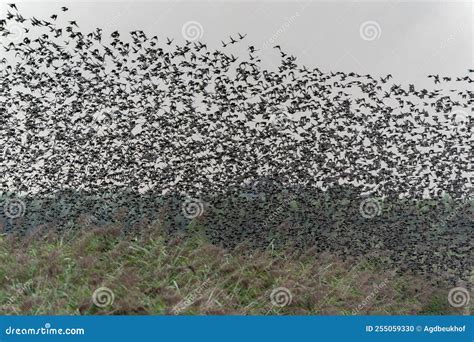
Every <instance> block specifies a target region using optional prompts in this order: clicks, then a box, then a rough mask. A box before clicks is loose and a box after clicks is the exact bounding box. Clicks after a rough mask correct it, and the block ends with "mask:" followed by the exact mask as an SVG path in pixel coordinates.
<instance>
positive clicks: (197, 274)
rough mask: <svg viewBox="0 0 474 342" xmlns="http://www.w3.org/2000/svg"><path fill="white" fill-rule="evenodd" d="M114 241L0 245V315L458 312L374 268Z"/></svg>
mask: <svg viewBox="0 0 474 342" xmlns="http://www.w3.org/2000/svg"><path fill="white" fill-rule="evenodd" d="M120 232H121V228H120V227H108V228H90V229H88V230H87V231H85V232H84V231H83V232H82V233H75V235H74V236H72V235H71V236H66V235H63V236H56V235H49V236H42V235H41V234H40V233H38V234H37V235H36V236H31V237H30V238H28V239H25V238H22V239H19V238H13V237H7V236H2V237H1V238H0V313H1V314H29V315H78V314H82V315H92V314H158V315H161V314H200V315H206V314H244V315H269V314H272V315H274V314H275V315H280V314H285V315H288V314H298V315H300V314H301V315H307V314H313V315H323V314H338V315H344V314H349V315H350V314H374V315H376V314H377V315H386V314H390V315H404V314H450V313H458V314H459V313H462V312H461V311H459V310H460V309H454V308H452V307H450V306H449V304H448V302H447V299H446V298H447V293H448V290H449V287H446V288H443V286H439V285H437V286H435V285H432V284H430V283H429V282H428V281H427V280H426V279H424V278H422V277H420V276H414V275H408V274H406V275H400V274H395V272H393V270H387V269H384V268H382V267H381V266H380V265H381V264H380V263H379V262H378V261H377V260H375V259H372V260H352V261H345V262H343V261H341V260H339V259H337V258H336V257H334V256H331V255H328V254H318V253H315V252H314V251H312V250H305V251H300V250H292V249H290V248H287V249H282V250H278V251H277V250H275V249H273V248H272V247H271V246H269V248H268V249H266V250H256V249H252V248H249V247H247V246H246V245H240V246H238V247H237V248H235V249H234V250H225V249H222V248H220V247H217V246H214V245H212V244H210V243H209V242H208V241H206V240H205V239H204V238H203V237H202V235H199V234H196V235H193V236H188V237H176V238H174V239H173V240H171V241H168V240H166V239H165V237H164V234H162V233H161V230H160V227H159V226H154V225H150V226H149V227H148V229H147V230H146V231H145V232H143V233H142V234H141V235H140V237H124V236H123V235H122V234H121V233H120ZM101 287H106V288H108V289H110V290H111V291H112V292H113V295H114V300H113V302H112V303H110V302H109V305H106V306H103V307H102V306H98V305H97V303H94V301H93V293H94V291H95V290H97V289H98V288H101ZM279 287H284V288H286V289H288V291H289V293H291V297H292V300H291V302H287V303H286V305H285V306H282V307H279V306H276V305H273V304H272V301H271V293H272V291H273V290H274V289H276V288H279ZM378 287H379V289H378V290H377V291H376V293H375V289H376V288H378ZM99 304H100V303H99ZM356 309H358V310H356ZM355 310H356V311H355ZM456 310H458V311H456Z"/></svg>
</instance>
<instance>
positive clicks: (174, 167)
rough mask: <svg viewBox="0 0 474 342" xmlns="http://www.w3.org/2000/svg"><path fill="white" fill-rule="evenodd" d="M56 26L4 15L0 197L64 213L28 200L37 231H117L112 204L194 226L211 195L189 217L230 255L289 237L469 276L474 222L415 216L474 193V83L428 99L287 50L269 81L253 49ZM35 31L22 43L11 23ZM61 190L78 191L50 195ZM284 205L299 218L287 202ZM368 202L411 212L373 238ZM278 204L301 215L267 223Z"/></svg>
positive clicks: (413, 87)
mask: <svg viewBox="0 0 474 342" xmlns="http://www.w3.org/2000/svg"><path fill="white" fill-rule="evenodd" d="M15 9H16V8H15ZM61 10H62V11H67V8H66V7H63V8H61ZM56 19H57V15H52V16H50V18H49V19H48V17H46V20H43V19H37V18H34V17H32V18H23V17H22V16H21V15H20V13H16V14H12V13H9V14H8V13H7V15H6V17H5V18H0V35H1V40H0V44H1V45H0V49H1V50H2V52H1V53H2V59H1V61H0V98H1V99H2V104H1V105H0V146H1V148H0V174H1V175H2V177H0V186H1V190H2V193H4V191H3V189H6V190H7V191H8V192H9V193H22V194H24V193H26V194H28V195H29V196H30V197H31V196H39V197H41V198H42V199H44V200H45V201H47V203H48V205H50V204H51V203H50V202H52V203H53V204H54V206H53V207H54V208H53V209H52V210H51V211H52V212H53V214H50V213H49V211H46V210H42V209H41V208H38V209H35V205H37V204H34V203H36V202H34V201H31V206H30V203H29V205H28V215H32V216H31V217H40V218H41V219H44V220H45V221H46V222H48V223H51V222H55V223H57V222H59V223H61V224H62V225H63V227H66V225H67V222H68V220H67V219H66V218H69V217H70V216H69V215H73V214H71V213H74V215H77V216H80V215H79V214H83V213H84V212H87V213H89V212H93V213H94V215H93V216H94V217H95V220H97V221H100V220H101V217H104V220H105V217H109V216H110V215H109V211H110V210H111V209H110V208H108V206H106V207H107V208H105V209H104V208H103V206H104V203H102V202H105V203H110V202H108V201H106V200H103V201H102V197H105V195H107V196H109V195H110V196H112V195H111V194H115V195H116V196H118V197H120V198H117V199H116V202H117V203H115V202H114V203H113V206H114V208H115V207H117V208H120V207H126V208H134V209H133V210H130V213H129V215H130V216H129V217H127V218H126V219H125V218H124V219H123V220H124V221H126V222H129V223H130V226H131V227H132V226H134V225H135V223H136V222H140V220H141V219H143V218H144V217H145V216H147V215H155V214H156V213H157V212H158V211H159V210H158V209H160V210H161V209H162V211H164V212H165V211H166V212H170V213H171V212H173V213H176V212H177V213H178V214H177V215H176V216H179V215H181V216H179V217H180V218H182V217H183V216H182V215H183V213H182V212H183V210H182V208H181V206H182V204H183V200H184V197H185V196H186V198H187V197H190V198H201V199H202V203H193V206H192V207H191V209H193V208H194V209H196V210H197V211H198V212H201V211H204V212H205V213H207V214H206V215H203V217H201V218H202V219H203V220H208V221H206V222H207V224H209V226H212V227H214V228H215V229H213V230H212V232H211V233H210V234H211V237H212V240H213V241H217V243H222V244H224V245H230V246H231V245H235V244H236V243H238V242H239V241H242V240H244V239H246V238H251V237H253V238H254V239H255V240H256V241H261V242H258V243H261V244H263V243H264V242H269V241H268V238H269V236H274V235H275V234H273V235H272V234H270V233H275V231H272V229H277V230H278V232H279V234H280V233H282V234H283V233H284V234H287V235H289V236H290V237H291V238H292V239H294V241H296V242H297V243H298V244H305V243H314V244H315V245H316V246H318V248H320V249H322V250H324V249H333V250H335V251H337V252H338V253H341V254H342V255H351V254H352V255H361V254H364V253H370V252H373V251H374V249H375V250H376V249H377V248H380V249H381V248H383V249H384V250H385V249H386V250H387V253H389V254H390V257H391V258H392V259H393V260H395V261H396V262H397V263H399V264H400V265H406V266H407V267H410V268H411V269H413V270H416V271H419V272H432V273H433V274H434V273H436V272H438V273H440V274H441V273H443V272H444V271H443V270H444V269H450V270H455V271H454V272H455V273H456V276H457V277H458V278H464V279H467V276H466V274H467V273H468V270H469V269H470V267H469V263H470V262H471V261H472V260H471V259H470V258H469V257H466V255H469V254H468V253H469V251H470V248H471V246H470V244H471V242H472V239H470V238H471V237H472V223H470V224H466V222H470V221H467V218H468V214H467V209H465V208H464V207H463V208H462V209H460V213H459V217H461V219H462V220H464V221H463V224H462V225H461V226H462V227H460V228H459V229H464V230H465V231H463V234H464V235H449V234H448V233H437V234H436V235H430V234H431V233H432V231H431V230H430V229H426V230H425V226H422V227H420V223H419V222H420V220H415V219H413V216H416V215H415V214H413V210H414V209H413V208H414V207H416V205H418V204H417V203H423V202H422V201H421V199H423V198H424V197H430V198H440V197H441V196H442V195H443V194H449V195H450V196H451V197H452V198H454V199H456V200H457V201H460V200H461V199H463V198H464V197H466V194H469V193H471V192H472V180H470V177H471V178H472V176H471V175H472V170H471V165H470V163H471V161H472V151H471V146H472V114H471V113H472V99H473V98H474V94H473V92H472V91H471V89H472V87H471V86H470V85H471V83H472V82H473V80H472V79H471V77H469V75H467V76H466V75H454V76H453V75H441V76H440V75H429V76H428V77H429V78H434V83H435V85H437V86H436V87H438V88H440V89H432V87H427V88H426V89H424V88H422V87H420V85H419V84H416V83H414V82H411V84H394V83H393V82H391V81H390V79H391V78H392V75H391V74H389V75H387V76H386V77H380V76H379V75H370V74H365V75H360V74H357V73H355V72H342V71H325V70H320V69H318V68H315V67H311V66H309V65H307V66H303V65H301V64H300V63H299V62H298V60H297V58H296V57H295V56H292V55H291V54H288V53H287V52H285V51H284V49H283V48H282V46H280V45H276V46H275V49H277V50H278V51H275V50H271V51H273V52H271V53H274V54H275V55H276V56H279V57H280V61H279V63H278V65H277V66H276V67H274V68H270V69H268V68H266V67H265V65H264V64H263V63H261V59H260V52H259V50H257V49H256V48H255V47H254V46H252V45H251V46H248V47H247V49H243V51H244V52H243V53H236V52H234V54H230V53H229V52H227V49H221V48H219V49H217V50H214V51H212V50H211V49H210V46H209V49H208V47H207V45H206V44H205V43H203V42H195V43H193V42H191V41H186V42H185V43H182V44H176V45H174V46H172V43H173V39H172V38H166V41H165V42H164V41H162V40H161V39H160V38H159V37H157V36H154V37H152V38H149V37H150V36H148V35H147V34H146V33H145V32H143V31H140V30H135V31H132V32H130V33H129V34H127V33H121V32H119V31H113V33H112V34H111V36H110V37H108V35H107V36H105V35H104V37H103V36H102V32H105V30H104V31H102V30H101V29H97V30H95V31H92V32H82V31H83V29H82V28H81V29H79V25H78V24H77V22H76V21H75V20H71V21H69V23H67V22H66V24H64V23H63V22H62V21H61V20H57V21H55V20H56ZM22 21H23V26H24V27H25V34H22V39H21V41H18V40H16V39H14V38H15V37H14V32H10V29H9V24H11V23H16V22H22ZM31 28H33V29H32V30H31ZM11 31H13V30H11ZM121 34H122V36H121ZM225 36H226V37H227V34H226V35H225ZM246 36H247V34H245V35H241V34H240V33H238V37H239V39H240V40H237V39H234V38H233V37H232V36H231V37H230V42H227V43H226V42H225V41H222V46H223V47H224V48H225V47H227V46H228V45H229V44H244V43H243V42H241V40H242V39H243V38H244V37H246ZM163 42H164V43H163ZM281 45H284V44H283V43H282V44H281ZM471 72H472V70H471V69H470V70H469V73H471ZM441 81H442V83H441ZM438 84H440V85H439V86H438ZM19 112H21V114H22V116H21V117H20V116H19V115H18V113H19ZM59 192H61V194H62V195H61V196H66V195H64V194H69V193H72V194H71V195H67V196H66V197H65V198H67V200H66V199H57V198H53V199H52V198H51V194H57V193H59ZM77 193H80V194H81V196H82V197H80V199H77V196H76V195H77ZM288 193H289V194H293V195H294V196H295V200H297V205H296V206H292V205H291V204H290V203H289V202H291V201H289V202H288V203H287V202H284V203H283V204H282V199H283V198H286V197H285V196H288ZM99 194H100V195H101V196H102V197H101V196H99ZM118 194H120V196H119V195H118ZM365 194H370V196H372V197H373V198H383V199H384V201H385V202H384V203H387V202H389V201H392V202H390V203H396V204H397V203H405V204H403V205H402V204H397V205H400V206H401V208H403V210H404V211H403V212H402V213H398V212H397V210H398V209H396V208H399V207H397V205H395V204H394V205H393V208H395V209H393V212H394V216H390V217H388V216H384V215H386V213H385V211H383V212H381V213H380V215H379V216H380V217H378V216H377V215H376V216H374V217H371V219H373V222H374V223H375V224H374V225H373V226H369V225H368V224H367V222H368V221H367V219H366V218H365V217H362V216H361V215H360V214H359V213H360V211H359V210H360V204H361V201H362V200H364V198H365V197H364V195H365ZM58 196H59V195H58ZM88 196H89V197H88ZM121 196H122V197H121ZM53 197H54V196H53ZM325 198H330V200H329V201H328V202H326V201H325V200H324V199H325ZM400 198H401V199H403V201H405V202H403V201H402V202H397V201H398V200H400ZM73 199H74V201H76V202H74V201H73ZM177 199H179V201H178V200H177ZM2 200H3V198H2ZM417 201H419V202H417ZM163 203H165V204H163ZM372 204H373V203H372ZM111 206H112V205H111ZM2 207H3V205H0V208H2ZM165 207H166V208H168V209H166V208H165ZM279 207H282V208H285V209H281V210H280V209H278V210H277V211H278V212H283V211H284V212H287V213H288V219H287V220H284V219H282V220H280V221H278V220H277V219H275V220H274V221H276V222H277V223H272V222H273V221H272V222H268V219H269V217H271V215H272V211H275V208H279ZM388 207H390V208H392V206H390V205H389V206H388ZM177 208H178V209H177ZM329 208H332V209H334V208H335V209H334V210H336V211H334V212H331V211H330V210H329ZM407 208H408V209H407ZM109 209H110V210H109ZM201 209H202V210H201ZM224 209H225V210H224ZM326 209H327V210H326ZM167 210H168V211H167ZM387 210H388V209H387ZM400 210H401V209H400ZM191 211H192V210H191ZM438 211H439V210H438V209H436V212H438ZM242 212H245V213H247V214H248V213H250V214H248V217H240V216H239V215H241V213H242ZM407 212H408V214H407ZM295 213H296V214H295ZM247 214H246V215H247ZM293 214H295V215H293ZM343 214H346V216H344V215H343ZM369 214H370V213H369ZM2 215H3V214H2ZM48 215H49V216H48ZM51 215H52V216H51ZM163 215H165V214H163ZM193 215H194V214H193V213H192V212H191V213H190V215H187V216H193ZM274 215H275V214H274ZM290 216H291V217H290ZM421 216H423V215H421ZM2 217H3V216H2ZM29 217H30V216H29ZM156 219H158V218H156ZM161 219H162V218H160V220H161ZM32 220H33V219H32ZM283 220H284V222H282V221H283ZM426 220H427V221H428V220H429V219H428V218H426ZM7 221H8V222H7V223H8V224H10V225H13V224H16V223H15V221H14V220H13V223H12V220H10V219H9V220H7ZM162 221H163V222H164V221H167V222H168V221H169V222H172V223H171V228H170V229H175V228H176V227H177V226H178V225H179V224H180V223H179V222H183V220H180V219H177V218H176V217H174V216H173V217H170V218H168V217H167V218H165V219H163V220H162ZM178 221H179V222H178ZM160 222H161V221H160ZM0 223H1V222H0ZM59 223H58V224H59ZM18 225H19V228H18V229H24V227H26V224H25V225H22V224H21V223H18ZM0 226H2V227H3V225H2V224H0ZM352 226H357V227H360V226H363V227H364V229H362V231H359V230H358V229H345V228H346V227H352ZM9 227H10V226H9ZM15 227H16V226H15ZM289 227H297V229H290V228H289ZM466 227H467V228H468V229H466ZM234 228H238V229H234ZM64 229H65V228H64ZM176 229H177V228H176ZM356 232H357V236H356ZM428 232H430V234H429V233H428ZM451 234H454V233H453V232H451ZM434 237H436V238H434ZM461 237H462V238H461ZM466 237H468V239H466ZM266 239H267V240H266ZM450 239H452V240H450ZM374 246H377V247H374ZM349 247H350V248H349ZM443 250H450V251H451V253H444V254H446V255H445V256H443V253H438V251H443ZM422 260H425V261H422Z"/></svg>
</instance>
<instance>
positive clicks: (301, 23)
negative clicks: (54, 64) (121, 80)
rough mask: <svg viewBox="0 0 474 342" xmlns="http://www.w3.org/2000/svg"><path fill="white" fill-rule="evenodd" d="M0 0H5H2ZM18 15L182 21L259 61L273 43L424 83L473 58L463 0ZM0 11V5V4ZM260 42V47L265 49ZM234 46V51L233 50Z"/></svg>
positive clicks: (163, 24)
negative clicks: (251, 50)
mask: <svg viewBox="0 0 474 342" xmlns="http://www.w3.org/2000/svg"><path fill="white" fill-rule="evenodd" d="M6 2H11V1H10V0H8V1H6ZM16 3H17V5H18V7H19V9H20V11H21V12H22V13H23V14H24V15H32V16H37V17H44V16H46V15H48V16H49V15H50V14H52V13H57V12H58V11H59V8H60V7H61V6H64V5H65V6H67V7H69V9H70V10H69V12H67V13H66V17H67V18H70V19H71V20H72V19H77V21H78V24H79V26H80V27H81V29H83V30H93V29H94V28H95V27H102V28H104V29H105V30H106V31H109V32H112V31H113V30H116V29H117V30H119V31H124V32H125V31H130V30H134V29H143V30H144V31H145V32H147V33H149V34H151V35H158V36H159V37H163V39H164V37H165V36H169V37H174V38H176V39H177V40H178V39H181V40H183V25H185V24H186V23H189V22H197V23H193V24H191V26H193V25H194V28H197V31H194V32H193V31H192V30H191V31H189V32H188V34H190V35H192V34H195V33H196V32H197V34H198V36H199V37H200V39H201V40H202V41H205V42H206V43H208V45H210V46H212V47H216V48H217V47H220V46H221V43H220V41H221V40H224V41H228V40H229V35H230V34H232V35H234V36H236V35H237V32H240V33H247V34H248V36H247V38H246V40H247V44H239V47H235V46H234V47H231V48H228V49H229V51H232V52H233V53H234V54H238V53H244V52H243V51H242V49H243V48H246V47H247V46H248V45H254V46H255V47H257V48H261V51H260V53H261V57H262V60H263V62H264V63H265V64H266V65H268V66H269V67H271V65H272V64H273V63H276V62H277V61H278V54H277V51H276V50H274V49H272V47H273V46H274V45H276V44H278V45H280V46H281V47H282V48H283V49H284V50H286V51H287V52H289V53H290V54H293V55H295V56H297V57H298V60H299V62H300V63H302V64H305V65H307V66H308V67H318V68H320V69H322V70H326V71H328V70H332V71H355V72H359V73H371V74H373V75H376V76H383V75H386V74H388V73H392V74H393V76H394V80H395V81H398V82H401V83H404V84H407V83H412V82H413V83H417V84H418V85H425V84H431V81H430V80H428V79H427V78H426V76H427V75H428V74H431V73H435V74H440V75H452V76H456V75H465V74H466V71H467V69H468V68H472V67H473V65H474V63H473V43H472V42H473V15H474V12H473V5H472V2H471V1H464V2H454V1H418V2H401V1H378V2H367V1H333V2H323V1H310V2H304V1H297V0H293V1H278V2H275V1H272V2H270V1H176V0H172V1H141V2H138V1H122V2H116V1H104V0H102V1H70V2H59V1H55V2H52V1H50V2H47V1H39V0H35V1H26V2H19V1H17V2H16ZM0 9H1V10H3V11H4V10H5V9H6V5H5V2H4V1H2V5H1V8H0ZM265 47H267V48H265ZM239 50H241V51H239Z"/></svg>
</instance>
